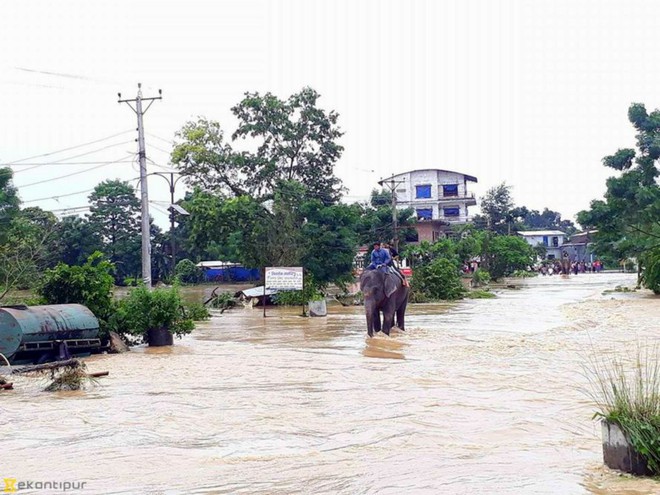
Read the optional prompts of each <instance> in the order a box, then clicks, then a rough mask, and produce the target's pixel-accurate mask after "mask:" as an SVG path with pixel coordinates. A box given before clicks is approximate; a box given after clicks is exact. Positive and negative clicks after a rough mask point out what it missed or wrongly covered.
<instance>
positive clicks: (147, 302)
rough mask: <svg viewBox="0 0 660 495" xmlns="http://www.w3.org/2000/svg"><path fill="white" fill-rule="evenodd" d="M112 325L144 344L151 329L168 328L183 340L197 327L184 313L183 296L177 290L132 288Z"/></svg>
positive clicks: (118, 309) (122, 302)
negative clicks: (182, 337) (184, 336)
mask: <svg viewBox="0 0 660 495" xmlns="http://www.w3.org/2000/svg"><path fill="white" fill-rule="evenodd" d="M112 323H113V326H114V327H116V328H117V329H119V330H120V331H122V332H125V333H128V334H130V335H133V336H136V337H138V338H140V339H141V340H143V341H146V338H147V331H148V330H149V329H158V328H167V329H168V330H169V331H170V332H172V333H173V334H174V335H177V336H179V337H181V336H182V335H184V334H187V333H190V332H191V331H192V330H193V328H194V326H195V325H194V324H193V321H192V319H191V318H189V317H187V316H186V315H185V313H184V308H183V303H182V301H181V295H180V294H179V290H178V288H176V287H172V288H167V289H153V290H149V289H147V288H146V287H137V288H135V289H132V290H131V291H130V292H129V293H128V296H126V297H125V298H124V299H122V300H121V301H119V304H118V307H117V311H116V313H115V314H114V315H113V321H112Z"/></svg>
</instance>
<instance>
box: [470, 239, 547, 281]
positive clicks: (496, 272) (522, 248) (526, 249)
mask: <svg viewBox="0 0 660 495" xmlns="http://www.w3.org/2000/svg"><path fill="white" fill-rule="evenodd" d="M535 259H536V253H535V251H534V249H533V248H532V247H531V246H530V245H529V244H527V242H526V241H525V240H524V239H521V238H520V237H517V236H508V235H503V236H494V237H492V238H490V239H488V241H487V242H486V243H485V244H484V247H483V252H482V262H483V265H484V267H485V268H486V269H487V270H488V271H489V272H490V276H491V277H492V278H493V280H498V279H500V278H502V277H506V276H508V275H510V274H512V273H513V272H515V271H516V270H526V269H527V267H528V266H531V265H532V264H534V261H535Z"/></svg>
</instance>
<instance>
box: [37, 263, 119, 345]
mask: <svg viewBox="0 0 660 495" xmlns="http://www.w3.org/2000/svg"><path fill="white" fill-rule="evenodd" d="M113 270H114V266H113V265H112V263H110V262H109V261H108V260H106V259H104V257H103V255H102V254H101V253H99V252H96V253H94V254H92V255H91V256H90V257H89V258H88V259H87V262H86V263H85V264H84V265H82V266H69V265H66V264H64V263H58V264H57V266H56V267H55V268H53V269H51V270H47V271H46V272H45V274H44V278H43V281H42V283H41V285H40V286H39V288H38V289H37V292H38V294H39V295H40V296H41V297H43V299H44V301H45V302H46V304H82V305H83V306H86V307H87V308H88V309H89V310H90V311H91V312H92V313H94V315H95V316H96V317H97V318H98V320H99V324H100V329H101V332H100V333H101V336H102V337H105V336H107V331H108V322H109V319H110V317H111V315H112V314H113V311H114V304H113V301H112V289H113V287H114V277H113V276H112V273H113Z"/></svg>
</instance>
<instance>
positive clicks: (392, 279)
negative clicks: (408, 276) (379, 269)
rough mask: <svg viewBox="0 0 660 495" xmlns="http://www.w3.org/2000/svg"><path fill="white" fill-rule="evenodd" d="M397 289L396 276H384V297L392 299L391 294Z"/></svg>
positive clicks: (397, 281)
mask: <svg viewBox="0 0 660 495" xmlns="http://www.w3.org/2000/svg"><path fill="white" fill-rule="evenodd" d="M398 288H399V280H398V277H397V276H396V275H392V274H388V275H385V295H386V296H387V297H392V294H394V293H395V292H396V290H397V289H398Z"/></svg>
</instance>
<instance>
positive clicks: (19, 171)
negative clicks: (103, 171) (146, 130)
mask: <svg viewBox="0 0 660 495" xmlns="http://www.w3.org/2000/svg"><path fill="white" fill-rule="evenodd" d="M130 143H131V141H124V142H122V143H115V144H110V145H108V146H104V147H103V148H97V149H95V150H92V151H87V152H85V153H81V154H79V155H74V156H67V157H66V158H61V159H60V160H56V161H54V162H43V163H35V164H32V163H21V164H19V165H18V166H19V167H21V166H24V165H33V166H31V167H28V168H25V169H23V170H15V171H14V174H20V173H22V172H27V171H29V170H32V169H34V168H39V167H43V166H44V165H48V166H51V167H52V166H57V165H62V163H61V162H63V161H64V160H73V159H75V158H80V157H82V156H87V155H92V154H94V153H98V152H99V151H104V150H107V149H110V148H116V147H117V146H124V145H126V144H130ZM98 163H104V162H98ZM71 164H74V165H75V164H76V162H71ZM6 165H10V166H11V165H13V164H11V163H9V164H6Z"/></svg>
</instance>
